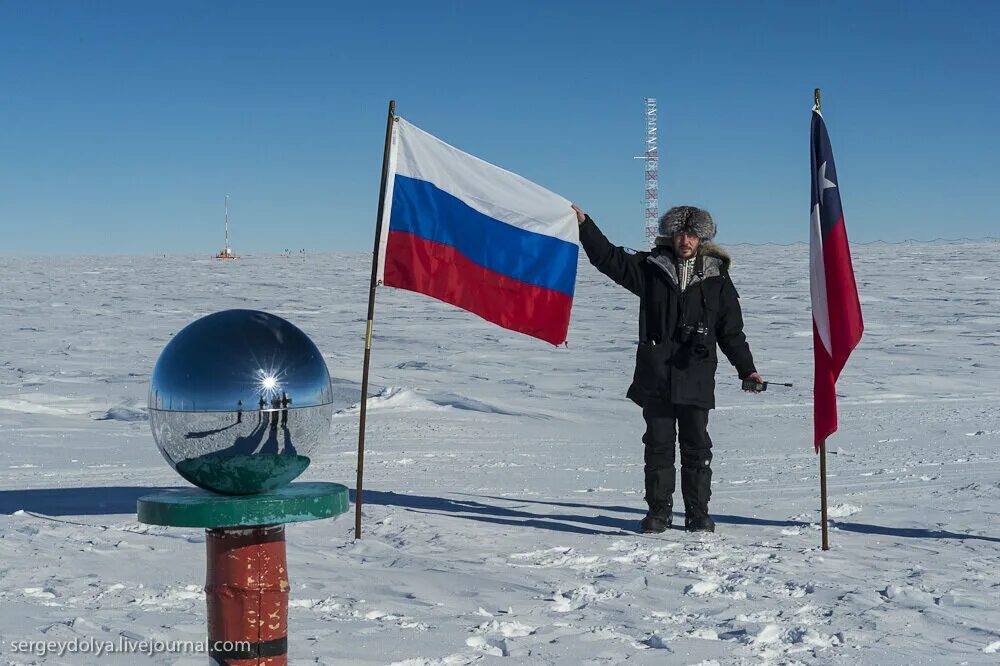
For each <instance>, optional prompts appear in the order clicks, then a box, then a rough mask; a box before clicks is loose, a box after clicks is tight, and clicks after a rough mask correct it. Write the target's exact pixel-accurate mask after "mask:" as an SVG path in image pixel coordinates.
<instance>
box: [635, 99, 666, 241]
mask: <svg viewBox="0 0 1000 666" xmlns="http://www.w3.org/2000/svg"><path fill="white" fill-rule="evenodd" d="M645 112H646V152H645V154H643V155H638V156H636V157H635V158H634V159H637V160H646V172H645V173H646V197H645V199H644V200H643V209H644V214H645V225H646V240H647V241H648V242H649V246H650V247H652V246H653V245H655V244H656V235H657V234H656V231H657V229H656V227H657V224H656V223H657V221H658V220H659V217H660V199H659V196H660V195H659V190H660V184H659V183H660V153H659V150H658V149H657V145H656V98H655V97H647V98H646V104H645Z"/></svg>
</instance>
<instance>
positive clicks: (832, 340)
mask: <svg viewBox="0 0 1000 666" xmlns="http://www.w3.org/2000/svg"><path fill="white" fill-rule="evenodd" d="M811 139H812V140H811V157H812V160H811V161H812V207H811V210H812V213H813V216H812V220H811V227H812V228H811V235H810V243H811V252H810V271H809V272H810V279H811V282H812V284H811V287H812V288H811V292H812V306H813V357H814V359H815V363H816V376H815V380H814V384H813V389H814V396H813V399H814V404H813V417H814V444H815V447H816V450H817V451H819V447H820V445H821V444H822V443H823V442H824V441H826V439H827V437H829V436H830V435H832V434H833V433H834V432H836V431H837V391H836V384H837V379H838V378H839V377H840V372H841V370H843V368H844V365H845V364H846V363H847V359H848V357H850V355H851V352H852V351H853V350H854V348H855V347H857V346H858V343H859V342H860V341H861V336H862V334H863V333H864V322H863V321H862V317H861V301H860V299H859V298H858V287H857V284H856V282H855V279H854V267H853V264H852V263H851V249H850V245H849V243H848V240H847V227H846V226H845V225H844V214H843V210H842V208H841V201H840V187H839V185H838V179H837V170H836V167H835V166H834V162H833V149H832V147H831V146H830V137H829V135H828V134H827V131H826V123H825V122H824V121H823V116H822V115H820V113H819V111H818V110H814V111H813V119H812V133H811Z"/></svg>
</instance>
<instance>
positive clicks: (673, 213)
mask: <svg viewBox="0 0 1000 666" xmlns="http://www.w3.org/2000/svg"><path fill="white" fill-rule="evenodd" d="M678 231H690V232H691V233H693V234H694V235H695V236H697V237H698V238H700V239H701V240H703V241H710V240H712V239H713V238H715V222H714V221H713V220H712V216H711V215H709V214H708V211H707V210H703V209H701V208H695V207H694V206H675V207H673V208H671V209H670V210H668V211H667V212H666V213H664V214H663V217H661V218H660V223H659V228H658V230H657V234H658V237H657V239H656V242H657V244H661V245H669V244H670V243H671V241H672V239H673V236H674V234H676V233H677V232H678Z"/></svg>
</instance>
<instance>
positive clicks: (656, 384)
mask: <svg viewBox="0 0 1000 666" xmlns="http://www.w3.org/2000/svg"><path fill="white" fill-rule="evenodd" d="M573 209H574V210H575V211H576V215H577V220H578V221H579V223H580V242H581V244H582V245H583V249H584V250H585V251H586V252H587V257H589V259H590V263H592V264H593V265H594V266H596V267H597V270H599V271H601V272H602V273H604V274H605V275H607V276H608V277H609V278H611V279H612V280H614V281H615V282H617V283H618V284H620V285H621V286H623V287H625V288H626V289H628V290H629V291H631V292H632V293H633V294H635V295H636V296H638V297H639V345H638V349H637V350H636V359H635V374H634V376H633V379H632V385H631V386H630V387H629V389H628V397H629V398H630V399H632V401H633V402H635V403H636V404H638V405H639V406H640V407H642V416H643V418H644V419H645V421H646V434H645V435H644V436H643V438H642V441H643V443H644V444H645V454H644V462H645V477H646V503H647V504H648V505H649V512H648V513H647V514H646V517H645V518H643V519H642V523H641V529H642V531H643V532H662V531H664V530H665V529H667V528H668V527H670V525H671V523H672V521H673V493H674V487H675V467H674V441H675V439H678V440H679V441H680V451H681V495H682V496H683V498H684V524H685V527H686V528H687V529H688V530H690V531H707V532H712V531H714V530H715V523H714V522H713V521H712V519H711V517H710V516H709V514H708V501H709V499H710V498H711V495H712V468H711V466H710V465H711V462H712V440H711V438H710V437H709V436H708V411H709V410H710V409H714V408H715V369H716V366H717V365H718V357H717V355H716V344H718V347H719V348H720V349H721V350H722V352H723V353H724V354H725V355H726V358H728V359H729V362H730V363H732V364H733V366H735V367H736V371H737V372H738V373H739V377H740V379H753V380H754V381H757V382H763V381H764V380H763V378H761V376H760V375H759V374H757V369H756V368H755V367H754V362H753V355H752V354H751V353H750V347H749V345H747V340H746V336H745V335H744V334H743V314H742V312H741V310H740V302H739V294H737V293H736V287H734V286H733V282H732V280H731V279H730V278H729V265H730V258H729V255H728V254H726V252H725V251H724V250H723V249H722V248H720V247H719V246H717V245H714V244H712V243H711V240H712V239H713V238H714V237H715V222H713V221H712V217H711V215H709V214H708V211H705V210H702V209H700V208H695V207H693V206H678V207H676V208H671V209H670V210H669V211H667V213H666V214H665V215H664V216H663V217H661V218H660V221H659V236H658V238H657V239H656V247H654V248H653V249H652V250H651V251H649V252H636V251H634V250H628V249H625V248H622V247H616V246H614V245H612V244H611V243H610V242H609V241H608V239H607V238H606V237H605V236H604V234H603V233H601V230H600V229H598V228H597V225H596V224H595V223H594V221H593V220H592V219H590V216H589V215H587V214H586V213H584V212H583V211H582V210H580V209H579V208H577V207H576V206H574V207H573Z"/></svg>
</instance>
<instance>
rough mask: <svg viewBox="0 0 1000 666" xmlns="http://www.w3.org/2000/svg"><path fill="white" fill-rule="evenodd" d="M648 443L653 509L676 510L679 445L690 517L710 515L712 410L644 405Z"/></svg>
mask: <svg viewBox="0 0 1000 666" xmlns="http://www.w3.org/2000/svg"><path fill="white" fill-rule="evenodd" d="M642 418H643V419H645V421H646V434H645V435H643V437H642V442H643V444H645V445H646V449H645V455H644V457H643V459H644V462H645V463H646V464H645V473H646V503H647V504H648V505H649V510H650V512H651V513H669V512H670V511H672V510H673V495H674V488H675V480H674V477H675V471H676V470H675V466H674V460H675V446H674V442H675V441H679V442H680V450H681V495H682V496H683V497H684V511H685V514H686V515H687V516H688V517H691V516H699V515H708V501H709V500H710V499H711V497H712V468H711V463H712V439H711V438H710V437H709V436H708V410H707V409H702V408H701V407H695V406H693V405H674V404H671V403H667V402H663V403H653V404H648V405H646V406H645V407H643V410H642Z"/></svg>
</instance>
